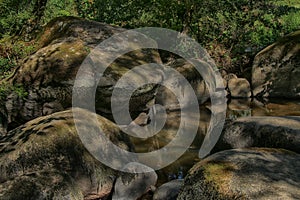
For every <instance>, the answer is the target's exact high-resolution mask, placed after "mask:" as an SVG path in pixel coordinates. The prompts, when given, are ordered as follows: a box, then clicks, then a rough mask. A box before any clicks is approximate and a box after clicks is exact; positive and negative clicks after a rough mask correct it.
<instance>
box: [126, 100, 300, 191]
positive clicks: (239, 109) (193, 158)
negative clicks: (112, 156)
mask: <svg viewBox="0 0 300 200" xmlns="http://www.w3.org/2000/svg"><path fill="white" fill-rule="evenodd" d="M209 108H210V106H209V104H206V105H204V106H202V107H201V108H200V123H199V127H198V132H197V135H196V137H195V139H194V142H193V143H192V145H191V146H190V148H189V149H188V150H187V151H186V152H185V153H184V154H183V155H182V156H181V157H180V158H179V159H178V160H177V161H175V162H173V163H172V164H171V165H169V166H167V167H165V168H162V169H160V170H158V171H157V173H158V176H159V180H158V184H157V185H158V186H159V185H161V184H163V183H165V182H167V181H170V180H172V179H176V178H179V179H182V178H184V177H185V175H186V174H187V172H188V170H189V169H190V168H191V167H192V166H193V165H194V164H195V163H197V162H198V161H200V159H199V158H198V151H199V148H200V146H201V143H202V141H203V138H204V136H205V134H206V132H207V128H208V125H209V121H210V110H209ZM248 116H300V101H291V100H289V101H285V100H271V101H269V102H264V103H262V102H259V101H257V100H250V99H232V100H231V101H230V102H228V106H227V118H228V119H232V120H234V119H237V118H240V117H248ZM179 123H180V112H179V111H174V112H170V113H168V118H167V121H166V124H165V126H164V128H163V130H162V131H161V132H159V133H158V134H157V135H155V136H154V137H151V138H149V139H147V140H139V139H135V138H131V139H132V142H133V143H134V145H135V151H136V152H151V151H154V150H157V149H160V148H162V147H164V146H165V145H166V144H168V143H169V142H171V141H172V139H173V138H174V136H175V135H176V134H177V129H178V126H179ZM157 159H159V158H157ZM162 159H163V158H162Z"/></svg>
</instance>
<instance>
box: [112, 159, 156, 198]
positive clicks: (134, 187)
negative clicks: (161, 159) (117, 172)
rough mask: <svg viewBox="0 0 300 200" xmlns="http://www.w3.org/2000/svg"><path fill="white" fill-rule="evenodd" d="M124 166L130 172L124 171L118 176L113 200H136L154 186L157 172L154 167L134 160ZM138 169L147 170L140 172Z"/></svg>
mask: <svg viewBox="0 0 300 200" xmlns="http://www.w3.org/2000/svg"><path fill="white" fill-rule="evenodd" d="M124 168H125V169H126V170H128V171H129V172H130V173H123V174H121V176H119V177H118V178H117V180H116V183H115V188H114V192H113V195H112V200H136V199H139V198H140V197H142V196H143V195H144V194H146V193H147V192H148V191H149V190H151V188H154V185H155V184H156V182H157V174H156V173H155V171H154V170H153V169H151V168H149V167H148V166H145V165H142V164H140V163H134V162H132V163H129V164H127V165H126V166H125V167H124ZM138 170H144V171H147V172H144V173H138Z"/></svg>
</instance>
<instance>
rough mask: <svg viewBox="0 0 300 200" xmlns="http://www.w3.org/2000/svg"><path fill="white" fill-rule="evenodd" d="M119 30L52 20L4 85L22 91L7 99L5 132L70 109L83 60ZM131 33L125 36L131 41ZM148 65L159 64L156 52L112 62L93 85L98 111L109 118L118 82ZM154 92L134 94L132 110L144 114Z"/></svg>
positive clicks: (146, 90)
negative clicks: (108, 114)
mask: <svg viewBox="0 0 300 200" xmlns="http://www.w3.org/2000/svg"><path fill="white" fill-rule="evenodd" d="M123 31H126V30H125V29H123V28H119V27H116V26H111V25H107V24H103V23H99V22H94V21H89V20H85V19H80V18H75V17H60V18H57V19H54V20H53V21H51V22H50V23H49V24H48V25H47V26H46V27H45V30H44V31H43V33H42V34H41V36H40V37H39V40H38V41H37V43H38V46H39V47H40V49H38V50H37V51H36V52H35V53H34V54H33V55H31V56H29V57H27V58H26V59H25V60H24V62H23V63H22V64H21V65H20V66H19V67H18V68H17V69H16V71H15V72H14V74H13V75H12V76H11V77H9V78H8V79H7V80H5V81H3V82H5V83H6V84H7V83H8V84H11V85H13V86H18V87H19V86H20V87H22V89H23V91H24V95H23V96H21V97H20V95H18V94H17V93H16V92H12V93H11V94H9V95H8V97H7V100H6V108H7V113H8V117H7V120H8V129H12V128H15V127H16V126H18V125H20V124H23V123H25V122H27V121H29V120H31V119H34V118H36V117H39V116H44V115H47V114H51V113H54V112H57V111H61V110H64V109H66V108H69V107H71V106H72V88H73V85H74V80H75V77H76V74H77V72H78V69H79V67H80V66H81V64H82V62H83V61H84V59H85V58H86V57H87V55H88V54H89V53H90V52H91V51H92V50H93V49H94V48H95V47H96V46H97V45H98V44H100V43H101V42H102V41H104V40H105V39H107V38H109V37H111V36H112V35H114V34H117V33H121V32H123ZM132 34H133V35H132V36H128V37H134V33H132ZM108 54H109V53H107V55H106V54H103V55H101V56H98V57H97V59H99V60H100V61H102V60H105V59H106V58H107V57H109V56H111V55H108ZM146 63H160V56H159V54H158V51H156V50H154V49H146V50H145V49H142V50H136V51H133V52H129V53H127V54H124V55H123V56H121V57H119V58H118V59H117V60H115V61H114V62H113V63H112V64H111V65H110V66H109V67H108V68H107V69H106V71H105V72H104V73H103V78H102V79H101V81H99V84H98V85H97V86H96V85H93V89H94V88H95V87H97V91H96V97H95V98H94V99H95V102H96V103H95V106H96V111H97V112H98V113H110V112H111V110H110V105H111V98H110V97H111V95H112V91H113V89H114V86H115V84H116V82H117V81H118V80H119V78H120V77H121V76H122V75H124V74H125V73H126V72H128V71H129V70H130V69H132V68H133V67H135V66H138V65H142V64H146ZM96 64H97V63H96ZM86 70H87V72H89V73H91V76H93V77H94V78H96V77H97V76H99V74H98V73H97V69H96V67H95V69H92V70H94V71H91V69H90V68H89V69H86ZM96 75H97V76H96ZM137 76H138V75H137ZM94 84H96V80H95V83H94ZM154 92H155V85H148V86H147V87H144V88H141V89H140V90H137V91H135V92H134V94H133V95H132V97H131V102H130V103H131V104H130V109H131V110H130V111H131V112H137V110H143V109H144V108H145V107H146V103H147V102H148V101H150V100H151V99H152V98H153V96H154ZM80 95H81V96H84V95H85V93H84V92H81V93H80Z"/></svg>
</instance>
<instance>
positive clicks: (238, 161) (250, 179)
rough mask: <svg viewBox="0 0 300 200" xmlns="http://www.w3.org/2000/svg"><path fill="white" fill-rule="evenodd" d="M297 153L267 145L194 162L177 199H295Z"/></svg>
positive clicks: (299, 182) (299, 191)
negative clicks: (267, 146) (266, 146)
mask: <svg viewBox="0 0 300 200" xmlns="http://www.w3.org/2000/svg"><path fill="white" fill-rule="evenodd" d="M299 170H300V155H299V154H296V153H293V152H290V151H286V150H282V149H268V148H253V149H235V150H227V151H223V152H219V153H217V154H214V155H212V156H210V157H208V158H206V159H204V160H202V161H200V162H199V163H197V164H196V165H195V166H194V167H193V168H192V169H191V170H190V171H189V174H188V176H187V177H186V178H185V180H184V186H183V189H182V190H181V192H180V193H179V196H178V198H177V199H178V200H185V199H218V200H219V199H220V200H230V199H232V200H233V199H257V200H263V199H285V200H288V199H290V200H292V199H298V198H299V196H300V173H299V172H300V171H299Z"/></svg>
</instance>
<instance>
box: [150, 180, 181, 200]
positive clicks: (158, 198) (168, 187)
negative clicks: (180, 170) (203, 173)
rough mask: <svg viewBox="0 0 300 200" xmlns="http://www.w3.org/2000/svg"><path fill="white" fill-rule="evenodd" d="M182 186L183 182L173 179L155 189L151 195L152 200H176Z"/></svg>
mask: <svg viewBox="0 0 300 200" xmlns="http://www.w3.org/2000/svg"><path fill="white" fill-rule="evenodd" d="M182 186H183V180H181V179H175V180H172V181H170V182H167V183H165V184H163V185H161V186H160V187H159V188H157V189H156V190H155V192H154V194H153V200H176V198H177V196H178V193H179V191H180V189H181V187H182Z"/></svg>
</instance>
